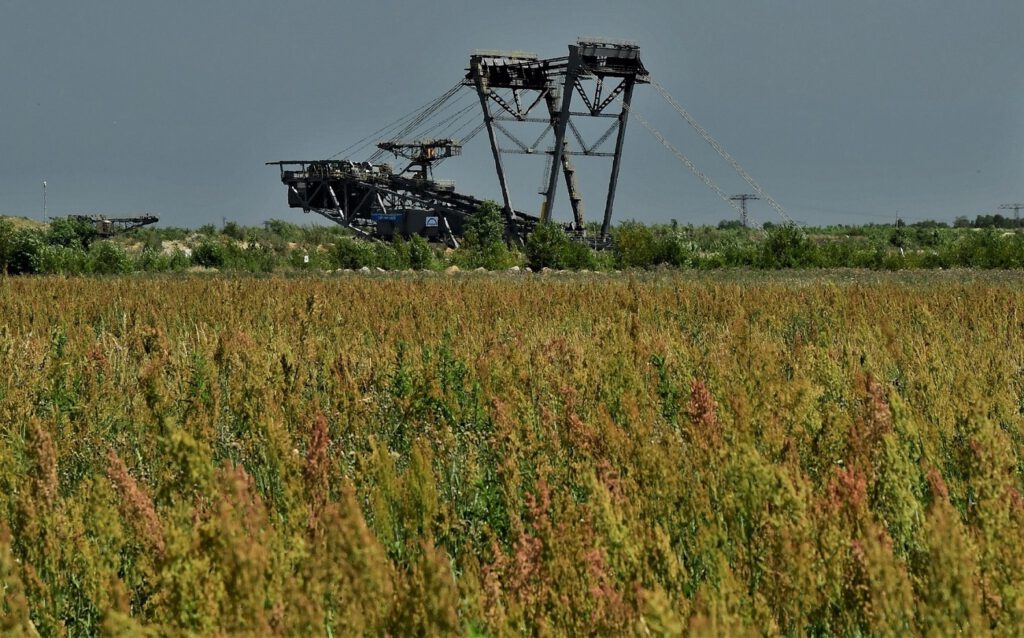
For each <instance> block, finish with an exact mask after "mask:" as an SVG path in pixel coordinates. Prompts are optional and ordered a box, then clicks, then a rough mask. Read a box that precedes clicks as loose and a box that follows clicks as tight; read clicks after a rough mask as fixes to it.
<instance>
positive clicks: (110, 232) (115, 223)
mask: <svg viewBox="0 0 1024 638" xmlns="http://www.w3.org/2000/svg"><path fill="white" fill-rule="evenodd" d="M68 219H70V220H73V221H77V222H85V223H88V224H92V225H93V227H94V228H95V229H96V235H97V236H99V237H112V236H114V235H116V234H118V233H124V232H128V231H129V230H134V229H136V228H142V227H143V226H149V225H150V224H155V223H157V222H158V221H160V218H159V217H157V216H156V215H149V214H146V215H136V216H134V217H107V216H106V215H68Z"/></svg>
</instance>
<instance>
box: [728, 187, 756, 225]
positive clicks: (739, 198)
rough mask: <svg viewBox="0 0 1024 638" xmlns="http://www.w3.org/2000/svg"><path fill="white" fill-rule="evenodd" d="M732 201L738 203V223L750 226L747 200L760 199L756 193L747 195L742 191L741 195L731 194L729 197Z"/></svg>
mask: <svg viewBox="0 0 1024 638" xmlns="http://www.w3.org/2000/svg"><path fill="white" fill-rule="evenodd" d="M729 199H730V200H732V201H734V202H739V203H740V223H742V224H743V227H744V228H748V227H750V215H748V214H747V202H749V201H751V200H758V199H761V198H760V197H758V196H757V195H749V194H746V193H744V194H743V195H733V196H732V197H730V198H729Z"/></svg>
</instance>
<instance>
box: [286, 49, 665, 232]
mask: <svg viewBox="0 0 1024 638" xmlns="http://www.w3.org/2000/svg"><path fill="white" fill-rule="evenodd" d="M647 77H648V74H647V70H646V69H645V68H644V65H643V63H642V61H641V59H640V47H639V46H637V45H636V44H634V43H629V42H621V41H610V40H596V39H581V40H579V41H578V42H577V43H576V44H574V45H571V46H570V47H569V55H568V56H562V57H556V58H547V59H542V58H539V57H538V56H537V55H536V54H532V53H521V52H501V51H476V52H474V53H473V54H472V55H471V57H470V61H469V67H468V68H467V69H466V73H465V75H464V77H463V79H462V80H461V81H460V82H459V84H457V85H456V87H454V88H453V89H449V90H448V91H447V92H446V93H445V94H443V95H442V96H441V97H440V98H438V99H436V100H434V101H432V102H429V103H428V104H427V105H425V107H424V108H423V109H422V110H420V111H419V112H414V113H413V114H410V116H409V117H407V118H405V121H404V122H402V127H401V128H400V129H399V130H398V131H397V132H395V131H392V133H393V136H392V137H389V138H386V139H384V140H382V141H379V142H378V143H377V145H376V146H377V152H376V153H374V154H373V155H371V157H370V158H369V159H368V160H364V161H354V160H350V159H342V160H338V159H335V158H331V159H327V160H312V161H310V160H306V161H302V160H295V161H278V162H270V163H268V164H269V165H275V166H278V167H279V169H280V177H281V181H282V182H283V183H284V185H285V186H286V187H287V188H288V205H289V206H290V207H292V208H301V209H302V210H304V211H306V212H310V211H313V212H316V213H319V214H321V215H323V216H324V217H326V218H328V219H330V220H331V221H334V222H337V223H339V224H343V225H345V226H349V227H351V228H352V229H353V230H355V231H356V232H357V233H360V234H363V235H365V236H368V237H376V238H382V239H386V238H390V237H392V236H394V235H396V234H401V235H406V236H408V235H412V234H419V235H422V236H424V237H427V238H429V239H433V240H439V241H447V242H449V243H457V237H458V236H459V235H460V234H461V229H462V225H463V220H464V219H465V217H466V215H469V214H471V213H473V212H474V211H476V210H477V209H478V208H479V206H480V204H481V203H482V200H480V199H478V198H476V197H473V196H471V195H466V194H462V193H459V192H458V191H456V190H455V186H454V184H453V183H451V182H445V181H440V180H437V179H435V178H434V168H435V166H436V165H437V164H439V163H440V162H442V161H444V160H445V159H448V158H451V157H455V156H458V155H460V154H461V153H462V147H463V145H464V144H465V143H466V142H467V141H468V140H469V139H471V138H472V137H474V136H475V135H476V134H478V133H479V132H480V131H481V130H486V131H487V137H488V140H489V143H490V149H491V153H492V157H493V161H494V166H495V171H496V173H497V178H498V185H499V188H500V191H501V199H502V202H501V203H502V210H503V213H504V217H505V222H506V227H507V229H508V233H507V234H508V236H509V237H510V238H517V239H520V240H522V239H524V238H525V236H526V234H527V233H528V232H529V231H530V229H532V228H533V226H535V225H536V224H537V223H538V222H541V221H543V222H547V221H551V220H552V219H553V215H552V211H553V209H554V202H555V194H556V191H557V188H558V176H559V173H561V174H562V175H563V177H564V180H565V184H566V189H567V191H568V197H569V203H570V208H571V210H572V222H570V223H569V224H567V225H566V228H567V230H569V231H571V232H572V233H573V234H574V236H576V237H579V238H584V237H585V229H586V226H585V224H586V220H585V219H584V208H583V197H582V195H581V194H580V190H579V187H578V185H577V181H576V169H575V167H574V165H573V157H576V156H588V157H605V158H610V159H611V162H612V166H611V176H610V180H609V186H608V192H607V197H606V201H605V207H604V215H603V218H602V224H601V231H600V234H599V235H598V236H596V237H591V238H588V239H589V240H590V243H592V244H594V245H600V244H601V243H602V240H606V239H607V236H608V228H609V225H610V223H611V217H612V211H613V207H614V200H615V189H616V184H617V182H618V176H619V167H620V165H621V161H622V147H623V142H624V139H625V132H626V119H627V113H628V108H629V104H630V100H631V98H632V93H633V87H634V86H635V85H636V84H642V83H645V82H647ZM588 85H589V86H588ZM459 87H470V88H471V89H473V91H474V92H475V95H476V100H477V102H478V103H479V108H480V110H481V114H482V117H483V122H482V124H479V125H478V126H476V127H475V128H474V129H473V130H472V131H471V132H470V133H469V134H468V135H466V136H465V137H463V138H462V139H456V138H454V137H437V138H434V137H421V138H416V139H409V138H408V137H406V136H407V135H408V134H411V133H414V132H416V131H417V127H419V126H420V125H423V124H424V123H431V119H430V118H431V116H433V115H434V113H436V112H437V111H438V110H439V109H440V108H442V107H443V106H444V105H445V104H447V103H448V102H449V101H450V100H451V99H452V98H453V97H454V96H455V95H456V93H458V88H459ZM576 95H578V96H579V99H580V100H581V101H582V103H583V105H584V107H585V108H584V109H582V110H573V97H574V96H576ZM616 99H618V100H619V102H620V103H621V104H622V106H621V107H620V108H619V109H617V110H616V109H614V108H613V107H612V106H613V104H614V103H615V102H616ZM471 109H472V105H470V106H469V107H464V108H462V109H461V110H460V111H458V112H456V114H455V115H454V116H451V117H450V118H449V120H448V123H449V124H452V125H454V124H458V123H460V122H462V123H463V128H464V127H465V123H468V122H469V121H471V119H469V118H472V113H471ZM581 117H588V118H610V119H611V120H612V121H611V125H610V127H609V128H608V130H607V131H606V132H605V134H604V135H602V136H601V137H600V138H599V139H597V140H596V141H594V142H593V143H587V142H586V141H584V138H583V136H582V134H581V132H580V130H579V128H578V127H577V126H576V124H575V120H576V119H578V118H581ZM441 123H442V124H444V123H445V122H444V121H442V122H441ZM519 123H540V124H542V125H544V129H543V131H542V133H541V134H540V137H538V138H536V140H535V141H534V142H533V143H532V144H529V145H528V144H526V143H524V142H523V141H522V140H521V139H520V138H519V137H518V136H517V135H516V133H514V132H513V131H512V129H513V128H514V126H515V125H517V124H519ZM434 127H435V128H436V127H437V123H434ZM568 134H571V135H572V136H573V138H574V140H575V142H576V143H577V144H578V148H576V147H574V146H573V145H572V144H570V142H569V141H568V140H567V135H568ZM612 136H614V137H615V145H614V148H613V149H611V150H604V149H603V146H604V145H605V143H606V142H607V141H608V140H609V139H610V138H611V137H612ZM507 142H511V145H508V143H507ZM388 153H390V154H392V155H393V156H394V157H395V158H396V159H402V160H406V161H408V162H409V163H408V165H407V166H406V167H405V168H403V169H401V170H395V169H394V168H393V167H392V166H391V165H390V164H386V163H382V162H380V161H379V160H380V159H381V158H382V157H383V155H385V154H388ZM509 153H513V154H525V155H532V154H537V155H541V156H544V157H545V158H546V159H547V163H548V168H547V169H546V170H545V175H546V178H545V184H544V186H543V187H542V188H541V189H540V194H541V195H542V196H543V201H542V204H541V213H540V215H533V214H530V213H526V212H523V211H521V210H518V209H516V208H514V207H513V204H512V197H511V194H510V189H509V179H510V178H509V175H508V174H507V173H506V170H505V166H504V162H503V161H502V157H503V155H505V154H509Z"/></svg>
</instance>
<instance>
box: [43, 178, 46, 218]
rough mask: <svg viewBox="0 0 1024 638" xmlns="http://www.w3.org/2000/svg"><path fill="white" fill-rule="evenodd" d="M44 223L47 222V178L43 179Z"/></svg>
mask: <svg viewBox="0 0 1024 638" xmlns="http://www.w3.org/2000/svg"><path fill="white" fill-rule="evenodd" d="M43 223H44V224H45V223H46V180H45V179H44V180H43Z"/></svg>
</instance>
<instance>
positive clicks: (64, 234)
mask: <svg viewBox="0 0 1024 638" xmlns="http://www.w3.org/2000/svg"><path fill="white" fill-rule="evenodd" d="M96 236H97V233H96V225H95V224H93V223H92V222H91V221H88V220H85V219H69V218H66V217H59V218H57V219H54V220H53V221H51V222H50V228H49V229H48V230H47V231H46V243H48V244H50V245H52V246H64V247H65V248H85V249H88V248H89V245H90V244H92V242H93V240H95V239H96Z"/></svg>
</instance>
